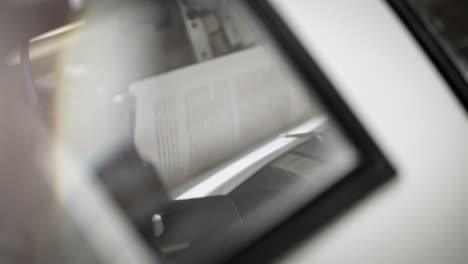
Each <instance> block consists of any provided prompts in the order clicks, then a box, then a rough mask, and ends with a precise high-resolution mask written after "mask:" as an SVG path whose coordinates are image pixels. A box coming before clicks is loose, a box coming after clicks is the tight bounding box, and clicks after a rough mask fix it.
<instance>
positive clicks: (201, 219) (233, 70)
mask: <svg viewBox="0 0 468 264" xmlns="http://www.w3.org/2000/svg"><path fill="white" fill-rule="evenodd" d="M71 7H72V8H71V11H70V17H69V19H68V20H67V22H66V23H63V24H61V25H59V26H54V27H53V28H52V29H51V30H48V31H45V32H41V34H35V35H34V36H33V37H31V38H30V39H29V40H28V41H26V42H25V43H23V45H22V47H20V48H19V50H16V51H15V50H12V52H11V54H10V56H8V57H7V60H6V63H7V65H8V67H10V69H11V70H13V71H17V72H19V73H21V74H22V79H23V82H24V85H23V86H24V90H25V91H26V93H25V94H27V95H28V98H29V100H30V103H31V104H32V105H34V107H36V109H37V112H38V113H39V116H40V117H41V120H42V125H43V126H44V130H45V131H46V134H47V135H48V137H47V138H48V140H47V142H48V143H49V145H52V149H53V155H51V158H50V159H46V160H41V162H42V163H44V164H46V165H45V166H44V167H46V168H48V171H51V172H52V173H51V174H52V175H51V177H49V181H50V183H51V185H52V186H54V187H55V191H56V192H57V197H58V200H59V203H60V204H61V205H62V206H63V208H64V210H65V214H66V215H67V219H70V221H71V222H72V223H73V224H72V225H73V226H74V229H76V230H77V232H78V233H80V234H81V235H80V236H82V237H84V238H83V240H84V241H86V244H87V245H88V246H90V247H91V251H92V252H94V254H95V255H96V258H97V259H99V260H101V261H102V262H104V263H152V262H153V259H154V258H156V259H163V260H169V261H174V262H175V263H194V262H195V263H209V262H213V261H216V262H218V261H225V260H226V259H230V258H233V257H234V256H237V257H238V258H240V259H241V258H248V256H249V254H248V250H246V248H250V250H253V249H254V248H255V245H259V244H258V243H259V242H258V241H261V240H259V239H260V238H261V237H264V236H265V235H266V234H273V233H274V232H272V230H273V229H275V228H276V229H275V230H281V228H277V227H278V226H279V225H280V224H282V225H281V226H282V228H291V227H292V228H304V227H303V226H298V225H287V224H285V223H286V222H285V221H286V220H288V219H299V218H298V216H295V217H292V216H293V215H294V214H295V213H297V212H299V211H304V210H306V211H308V212H312V213H313V214H314V219H311V221H310V222H309V223H310V224H311V226H313V225H316V224H318V223H319V221H320V220H325V219H326V218H327V217H331V216H332V212H334V211H335V210H339V209H341V208H342V207H343V206H345V205H348V204H350V203H351V201H352V200H353V199H355V198H359V197H361V196H362V195H364V194H365V193H367V191H369V190H370V189H372V188H375V186H377V185H378V184H379V183H381V182H383V181H384V180H385V179H387V178H388V176H390V175H391V174H392V169H391V167H390V166H389V165H388V163H387V162H386V160H385V159H384V158H383V156H382V155H381V154H380V152H379V151H378V149H377V147H376V146H375V145H374V144H373V142H372V140H371V139H370V138H369V137H368V136H367V134H366V133H365V131H364V130H363V128H362V127H361V126H360V125H359V123H358V121H357V120H356V119H355V118H354V116H353V115H352V113H351V112H350V111H349V110H348V109H347V107H346V106H345V104H344V103H343V102H342V101H341V99H340V97H339V96H338V95H337V94H336V93H335V91H334V89H333V87H332V85H331V84H330V83H329V82H328V81H327V79H326V78H325V76H323V74H322V73H321V72H320V70H319V68H318V66H317V65H316V64H315V63H314V62H313V60H312V59H311V58H310V56H308V55H307V54H306V53H305V52H304V51H303V49H302V48H301V46H300V44H299V43H298V42H297V41H295V38H294V36H293V35H291V34H290V33H289V31H288V30H287V27H286V26H285V25H284V24H282V22H281V19H280V18H279V17H278V16H276V13H275V12H274V9H273V8H272V7H271V6H270V5H269V4H268V1H250V2H249V3H244V2H243V1H236V0H231V1H210V0H208V1H200V0H199V1H192V0H178V1H164V0H159V1H146V0H138V1H118V0H110V1H87V2H81V1H73V5H72V6H71ZM35 151H37V152H39V154H42V155H36V156H38V157H41V158H43V157H44V153H46V152H45V150H44V149H42V148H37V149H35ZM343 188H344V189H346V192H345V193H346V195H345V196H346V201H343V200H342V199H343V197H341V198H340V197H339V196H340V195H337V194H343ZM319 198H320V199H319ZM324 202H325V203H328V207H327V208H326V209H320V208H322V206H323V205H322V206H319V204H320V203H322V204H323V203H324ZM310 206H312V207H310ZM304 208H306V209H304ZM307 208H308V209H307ZM311 208H312V209H311ZM313 208H316V209H317V211H314V209H313ZM320 210H322V211H320ZM313 223H315V224H313ZM288 226H289V227H288ZM67 237H68V238H70V236H67ZM288 239H289V238H288ZM286 240H287V239H286ZM256 241H257V242H256ZM274 241H275V240H273V239H272V240H269V242H266V243H274ZM262 243H265V242H262ZM72 244H73V243H72ZM74 250H76V251H79V247H77V246H76V245H74ZM239 252H244V253H243V254H244V255H242V257H240V256H241V255H239ZM255 252H256V254H255V257H256V258H258V257H260V256H261V255H262V254H261V253H259V252H261V249H256V250H255ZM264 253H265V252H264ZM75 255H76V254H75ZM267 255H268V254H264V256H267Z"/></svg>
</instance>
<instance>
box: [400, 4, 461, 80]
mask: <svg viewBox="0 0 468 264" xmlns="http://www.w3.org/2000/svg"><path fill="white" fill-rule="evenodd" d="M408 2H409V4H410V5H411V6H412V7H413V8H414V9H415V10H416V13H417V14H418V15H419V16H420V17H421V18H422V20H423V21H424V23H425V24H426V26H427V27H428V29H429V31H430V32H431V34H432V35H433V36H434V37H435V38H436V40H437V41H439V43H440V44H441V46H442V47H443V48H444V49H445V51H446V52H447V54H448V55H449V56H450V58H451V59H452V61H453V62H454V64H455V65H456V66H457V67H458V69H459V71H460V73H461V74H462V75H463V76H464V77H465V79H467V78H468V20H467V19H466V13H467V11H468V3H467V2H466V1H457V0H424V1H421V0H409V1H408Z"/></svg>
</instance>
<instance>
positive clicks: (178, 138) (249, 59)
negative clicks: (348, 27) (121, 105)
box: [130, 46, 320, 190]
mask: <svg viewBox="0 0 468 264" xmlns="http://www.w3.org/2000/svg"><path fill="white" fill-rule="evenodd" d="M130 92H131V93H132V94H133V95H135V96H136V99H137V110H136V111H137V113H136V128H135V129H136V130H135V144H136V146H137V149H138V151H139V154H140V155H141V156H142V157H143V158H144V159H145V160H147V161H148V162H151V163H152V164H153V165H154V167H155V168H156V170H157V172H158V173H159V176H160V177H161V178H162V180H163V182H164V183H165V184H166V186H167V187H168V188H169V190H172V189H174V188H176V187H178V186H180V185H182V184H184V183H186V182H189V181H191V180H193V179H194V178H196V177H197V176H199V175H201V174H202V173H203V172H205V171H207V170H209V169H211V168H213V167H215V166H217V165H219V164H220V163H222V162H225V161H227V160H230V159H232V158H233V157H235V156H236V155H239V154H240V153H242V152H243V151H245V150H246V149H249V148H252V146H255V145H257V144H260V143H261V142H262V141H265V140H267V139H269V138H271V137H274V136H277V135H279V134H280V133H281V132H283V131H285V130H286V129H288V128H290V127H292V126H295V125H297V124H299V123H301V122H303V121H305V120H307V119H310V118H312V117H314V116H318V115H319V114H320V113H319V112H318V110H316V108H315V107H313V106H312V103H311V101H310V99H309V96H308V95H307V94H306V92H305V88H304V87H303V85H302V83H301V82H300V81H298V80H296V77H295V76H294V75H293V73H291V72H290V69H289V67H287V65H285V64H284V62H282V61H281V60H280V59H279V58H277V57H276V55H275V53H274V52H273V50H272V49H271V48H270V47H268V46H260V47H255V48H251V49H248V50H245V51H241V52H237V53H235V54H232V55H228V56H225V57H221V58H217V59H214V60H211V61H207V62H203V63H199V64H195V65H192V66H188V67H185V68H181V69H178V70H175V71H172V72H169V73H165V74H161V75H158V76H154V77H150V78H148V79H145V80H141V81H138V82H135V83H133V84H132V85H131V87H130Z"/></svg>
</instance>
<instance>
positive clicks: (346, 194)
mask: <svg viewBox="0 0 468 264" xmlns="http://www.w3.org/2000/svg"><path fill="white" fill-rule="evenodd" d="M244 2H245V3H246V4H247V6H248V7H250V8H251V9H252V10H253V13H254V15H256V16H257V17H258V18H259V21H260V22H261V23H262V24H263V25H264V26H265V28H266V30H267V31H268V32H269V33H270V34H271V35H272V37H273V40H274V41H276V43H277V44H278V46H279V49H280V51H281V52H282V53H283V54H284V55H286V56H287V57H288V58H289V60H290V61H291V63H292V66H293V68H294V70H296V71H297V72H298V73H299V76H300V77H302V78H303V80H304V81H305V82H306V84H307V85H308V87H309V88H310V89H313V92H314V93H315V94H317V95H318V98H319V100H320V101H321V102H322V103H323V105H324V106H325V107H326V109H327V111H328V112H329V113H330V114H331V115H332V116H333V118H334V119H335V120H336V122H337V123H338V125H339V127H340V128H341V129H342V131H343V133H344V134H345V136H346V137H347V138H348V140H349V141H350V142H351V143H352V145H353V146H354V147H355V148H356V149H357V150H358V153H359V154H360V158H361V160H360V161H361V162H360V163H359V165H358V166H356V168H355V169H354V170H352V171H351V172H350V173H349V174H347V175H345V176H343V177H342V179H341V180H339V181H338V182H337V183H335V184H334V185H332V186H331V187H330V188H328V189H327V190H325V191H324V192H323V193H321V194H320V195H319V196H317V197H315V198H312V199H311V200H310V201H308V202H307V204H306V205H305V206H303V207H302V208H301V209H299V210H298V211H296V212H295V213H293V214H292V215H291V216H290V217H288V218H287V219H286V220H284V221H282V222H281V223H280V224H279V225H277V226H275V227H274V228H273V229H271V230H269V231H267V232H266V233H265V234H263V235H262V236H261V237H259V238H256V239H254V240H251V239H250V238H246V237H239V236H237V237H235V239H232V240H231V239H229V237H230V236H231V235H232V233H235V232H232V230H231V231H230V233H229V234H221V235H220V236H219V237H216V238H214V239H212V240H211V239H210V241H209V242H207V243H203V245H201V246H200V247H197V248H195V249H194V250H192V251H191V252H190V254H188V255H189V256H190V259H184V258H182V259H180V261H181V263H194V262H196V263H219V262H223V263H269V262H270V261H271V260H273V259H276V258H278V257H280V256H282V255H283V254H284V253H286V252H288V251H289V250H290V249H292V248H293V247H294V246H295V245H297V244H298V242H300V241H302V240H304V239H305V238H308V237H310V236H313V235H314V233H316V232H318V231H319V230H322V229H323V228H325V227H326V226H327V225H329V224H330V223H332V222H333V220H334V219H336V218H337V217H339V216H340V215H343V214H344V213H345V212H346V211H348V210H349V209H350V208H352V207H353V206H355V205H356V204H357V203H358V202H359V201H360V200H362V199H363V198H365V197H367V196H368V195H369V194H371V193H372V192H373V191H375V190H376V189H378V187H380V186H382V185H383V184H384V183H386V182H388V181H389V180H391V179H393V178H394V176H395V174H396V171H395V169H394V167H393V166H392V165H391V164H390V163H389V161H388V160H387V159H386V158H385V156H384V155H383V153H382V152H381V151H380V150H379V148H378V147H377V145H376V144H375V142H374V141H373V140H372V139H371V137H370V136H369V134H368V133H367V132H366V130H365V129H364V127H363V126H362V125H361V124H360V122H359V121H358V119H357V118H356V116H355V115H354V114H353V113H352V111H351V110H350V108H349V107H348V106H347V105H346V103H345V101H344V100H343V99H342V98H341V96H340V95H339V94H338V92H337V90H336V89H335V88H334V86H333V84H332V83H331V82H330V80H329V79H328V78H327V77H326V75H325V74H324V73H323V71H322V70H321V69H320V66H319V65H318V64H317V63H316V62H315V61H314V59H313V58H312V55H311V54H310V53H309V52H307V51H306V49H305V48H304V47H303V46H302V44H301V42H300V41H299V40H298V39H297V38H296V36H295V35H294V33H293V32H292V31H291V30H290V29H289V28H288V25H287V24H286V23H285V22H284V20H283V19H282V18H281V16H280V15H279V14H278V13H277V11H276V10H275V9H274V7H273V6H272V5H271V4H270V3H269V1H268V0H244ZM257 227H258V226H257ZM247 228H248V229H249V230H255V228H256V226H255V225H254V226H249V227H247ZM243 229H245V228H243ZM243 231H245V230H243ZM213 252H216V254H213ZM220 252H221V254H219V253H220ZM226 256H228V257H226Z"/></svg>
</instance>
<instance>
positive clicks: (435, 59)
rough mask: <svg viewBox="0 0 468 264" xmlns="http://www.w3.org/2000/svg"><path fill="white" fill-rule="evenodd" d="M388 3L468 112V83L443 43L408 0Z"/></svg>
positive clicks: (395, 0)
mask: <svg viewBox="0 0 468 264" xmlns="http://www.w3.org/2000/svg"><path fill="white" fill-rule="evenodd" d="M386 3H387V4H388V5H389V6H390V8H391V9H392V10H393V11H394V12H395V13H396V14H397V16H398V17H399V18H400V19H401V21H402V22H403V24H404V25H405V27H406V28H407V29H408V31H409V32H410V33H411V35H412V36H413V37H414V38H415V40H416V41H417V42H418V44H419V45H420V47H421V48H422V49H423V50H424V52H425V53H426V54H427V56H428V57H429V58H430V60H431V61H432V63H433V64H434V65H435V67H436V68H437V70H438V71H439V72H440V74H441V75H442V77H443V78H444V80H445V82H446V83H447V84H448V85H449V86H450V88H451V89H452V91H453V93H454V94H455V96H456V97H457V99H458V100H459V102H460V103H461V104H462V105H463V107H464V108H465V110H466V111H468V82H467V80H466V79H465V78H464V77H463V75H462V73H461V72H460V70H459V69H458V67H457V65H456V64H455V62H454V60H453V59H452V58H451V57H450V56H449V54H448V53H447V52H446V50H445V49H444V47H443V44H442V43H441V41H440V40H438V39H437V38H436V37H435V36H434V34H433V33H432V32H431V30H430V29H429V28H428V26H427V25H426V23H425V21H424V19H423V18H422V16H420V15H419V14H418V12H417V10H415V8H414V7H413V6H411V4H410V3H408V2H407V1H406V0H386Z"/></svg>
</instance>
